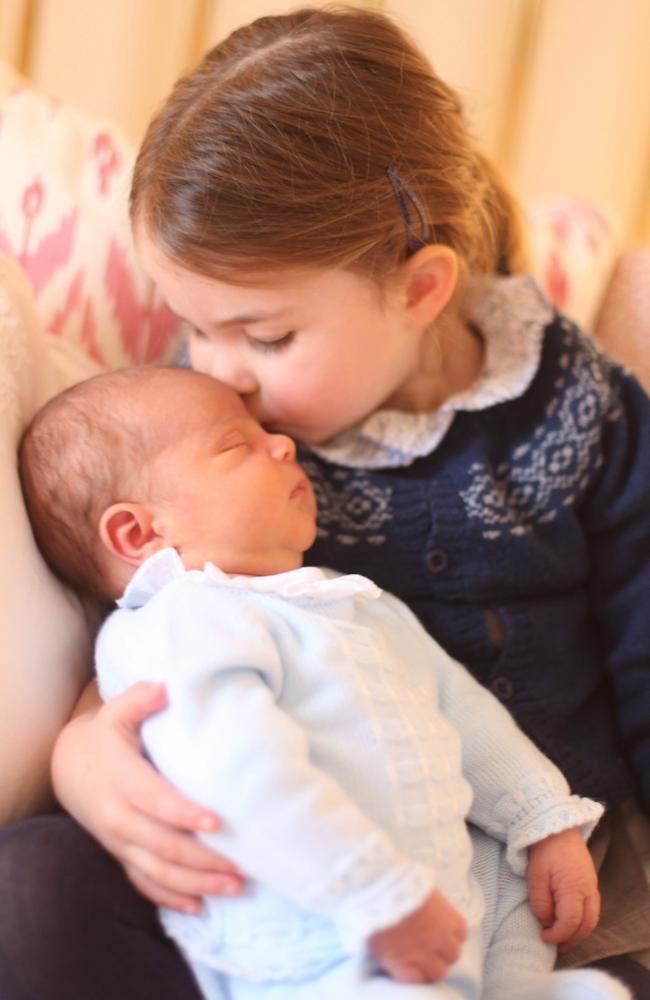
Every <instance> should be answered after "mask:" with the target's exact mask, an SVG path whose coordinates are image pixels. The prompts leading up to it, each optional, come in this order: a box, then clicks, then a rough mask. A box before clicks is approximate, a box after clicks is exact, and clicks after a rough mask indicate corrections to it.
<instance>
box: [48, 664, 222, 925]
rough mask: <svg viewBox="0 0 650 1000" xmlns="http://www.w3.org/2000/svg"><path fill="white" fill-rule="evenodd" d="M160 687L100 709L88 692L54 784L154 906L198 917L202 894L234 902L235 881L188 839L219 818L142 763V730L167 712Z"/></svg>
mask: <svg viewBox="0 0 650 1000" xmlns="http://www.w3.org/2000/svg"><path fill="white" fill-rule="evenodd" d="M165 704H166V694H165V690H164V687H163V686H162V685H156V684H144V683H143V684H136V685H134V686H133V687H132V688H130V689H129V690H128V691H126V692H125V693H124V694H122V695H120V696H119V697H117V698H113V699H112V700H111V701H109V702H107V703H106V704H102V703H101V701H100V698H99V695H98V693H97V689H96V686H95V685H94V684H93V685H92V690H91V689H87V690H86V692H85V693H84V695H83V696H82V699H81V701H80V703H79V705H78V706H77V714H76V715H75V716H74V717H73V718H72V720H71V721H70V722H69V723H68V724H67V726H66V727H65V728H64V729H63V731H62V732H61V734H60V736H59V738H58V740H57V743H56V746H55V748H54V754H53V758H52V778H53V782H54V788H55V791H56V793H57V796H58V798H59V801H60V802H61V804H62V805H63V806H64V807H65V809H67V810H68V812H70V813H71V814H72V815H73V816H74V817H75V818H76V819H77V820H78V822H79V823H81V825H82V826H84V827H85V828H86V829H87V830H88V831H89V832H90V833H91V834H92V835H93V836H94V837H95V838H96V839H97V840H98V841H99V842H100V843H101V844H102V845H103V846H104V847H105V848H106V850H107V851H109V852H110V853H111V854H113V855H114V856H115V857H116V858H117V859H118V861H120V862H121V864H122V865H123V867H124V869H125V871H126V874H127V875H128V877H129V879H130V880H131V882H132V883H133V884H134V885H135V887H136V888H137V889H138V890H139V891H140V892H141V893H142V894H143V895H145V896H146V897H147V898H148V899H150V900H151V901H152V902H153V903H156V904H158V905H159V906H167V907H171V908H172V909H176V910H182V911H183V912H189V913H196V912H198V910H199V909H200V907H201V899H200V897H201V896H202V895H235V894H237V893H238V892H239V891H240V889H241V877H240V876H239V873H238V872H237V871H236V869H235V867H234V865H232V864H231V863H230V862H229V861H228V860H227V859H226V858H224V857H221V856H220V855H218V854H215V853H214V852H213V851H211V850H210V849H209V848H208V847H206V846H205V845H204V844H202V843H201V842H200V840H199V839H198V838H197V837H195V836H194V833H195V832H196V831H204V832H210V831H215V830H217V829H218V828H219V820H218V817H216V816H215V815H213V814H212V813H211V812H209V811H207V810H205V809H202V808H201V807H200V806H197V805H195V804H194V803H193V802H189V801H188V800H187V799H185V798H184V797H183V796H182V795H180V793H178V792H177V791H175V790H174V789H173V788H172V787H171V785H169V784H168V783H167V782H166V781H165V780H164V779H163V778H162V777H161V776H160V775H159V774H158V773H157V772H156V771H155V770H154V768H153V767H152V766H151V765H150V764H149V763H148V762H147V760H146V759H145V758H144V756H143V753H142V745H141V742H140V735H139V733H140V727H141V725H142V723H143V722H144V720H145V719H146V718H147V717H148V716H149V715H152V714H153V713H154V712H158V711H160V710H161V709H162V708H164V707H165Z"/></svg>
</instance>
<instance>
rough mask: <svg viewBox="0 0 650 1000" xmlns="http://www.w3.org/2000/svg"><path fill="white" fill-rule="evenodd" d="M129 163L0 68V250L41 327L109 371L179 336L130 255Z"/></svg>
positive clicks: (106, 136) (100, 130) (112, 138)
mask: <svg viewBox="0 0 650 1000" xmlns="http://www.w3.org/2000/svg"><path fill="white" fill-rule="evenodd" d="M133 156H134V151H133V148H132V147H131V145H130V144H129V143H127V142H126V140H125V139H124V138H123V137H122V136H120V135H119V133H117V132H116V131H115V130H114V129H112V128H109V127H106V126H105V125H104V124H102V123H97V122H95V121H93V120H92V119H90V118H88V117H86V116H84V115H82V114H80V113H78V112H76V111H73V110H72V109H70V108H66V107H63V106H58V105H56V104H54V103H53V102H51V101H48V100H46V99H45V98H44V97H43V96H42V95H40V94H38V93H37V92H36V91H34V90H32V89H30V88H29V87H27V86H26V85H25V84H24V83H23V82H22V81H20V80H18V79H17V78H16V77H15V75H13V74H12V73H11V71H8V70H7V69H6V68H3V67H1V66H0V252H3V253H6V254H8V255H10V256H11V257H13V258H14V259H16V260H17V261H18V262H19V263H20V264H21V265H22V267H23V269H24V270H25V272H26V273H27V276H28V277H29V280H30V282H31V285H32V288H33V291H34V294H35V297H36V301H37V307H38V310H39V314H40V316H41V319H42V321H43V322H44V324H45V327H46V329H47V330H48V331H49V332H51V333H53V334H56V335H58V336H61V337H65V338H67V339H68V340H69V341H70V342H71V343H74V344H76V345H78V346H80V347H82V348H83V350H84V351H85V352H86V353H87V354H88V355H90V356H91V357H92V358H93V359H94V360H96V361H98V362H99V363H100V364H101V365H106V366H109V367H116V366H120V365H126V364H133V363H134V362H148V361H155V360H159V359H163V358H166V357H169V356H170V354H171V353H173V351H174V350H175V349H176V342H177V338H178V333H179V324H178V321H177V320H176V319H175V318H174V317H173V316H172V315H171V313H170V312H169V311H168V310H167V309H166V308H165V307H164V306H163V305H162V304H161V302H160V299H159V298H158V296H157V294H156V293H155V291H154V288H153V286H152V284H151V282H150V281H149V280H148V279H147V278H146V277H145V276H144V275H143V274H142V273H141V271H140V270H139V268H138V265H137V262H136V260H135V257H134V254H133V247H132V242H131V235H130V230H129V223H128V217H127V207H126V204H127V194H128V187H129V175H130V170H131V166H132V163H133Z"/></svg>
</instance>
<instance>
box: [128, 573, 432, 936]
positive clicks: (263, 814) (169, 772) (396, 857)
mask: <svg viewBox="0 0 650 1000" xmlns="http://www.w3.org/2000/svg"><path fill="white" fill-rule="evenodd" d="M169 590H170V596H169V600H167V601H166V602H163V604H162V606H161V608H160V611H159V619H160V622H159V628H158V641H157V643H156V649H155V650H152V651H151V652H150V654H149V658H150V659H151V660H152V662H155V661H156V660H158V661H159V664H160V665H161V666H162V670H161V677H160V679H161V680H164V682H165V683H166V685H167V690H168V699H169V707H168V708H167V710H165V711H163V712H160V713H159V714H158V715H156V716H155V717H153V718H151V719H150V720H148V721H147V723H145V726H144V727H143V740H144V743H145V747H146V750H147V752H148V754H149V755H150V757H151V758H152V760H153V762H154V763H155V764H156V766H157V767H158V768H159V770H160V771H161V772H162V773H163V774H164V775H166V776H167V778H168V779H170V780H171V781H172V783H173V784H175V785H176V786H177V787H178V788H179V789H181V790H182V791H183V792H184V793H185V794H186V795H188V796H189V797H191V798H192V799H193V800H194V801H197V802H201V803H203V804H204V805H206V806H208V807H210V808H211V809H213V810H214V811H215V812H216V813H217V814H218V815H219V816H220V817H221V818H222V822H223V825H222V829H221V830H220V831H219V832H218V833H216V834H213V835H206V836H205V837H204V839H205V840H206V842H208V843H209V844H210V845H211V846H212V847H214V848H215V849H217V850H219V851H221V852H223V853H224V854H225V855H226V856H227V857H228V858H230V859H231V860H232V861H233V862H235V863H236V864H237V865H238V866H239V867H240V868H241V870H242V871H244V872H246V874H247V876H249V877H250V878H252V879H255V880H258V881H259V882H261V883H264V884H265V885H267V886H269V887H271V888H273V889H275V890H276V891H277V892H279V893H281V894H282V895H283V896H285V897H287V898H289V899H292V900H294V901H296V902H297V903H299V905H300V906H301V907H302V908H303V909H307V910H310V911H312V912H315V913H319V914H323V915H327V916H328V917H329V918H330V919H331V920H332V921H333V922H334V923H335V925H336V927H337V931H338V933H339V936H340V938H341V941H342V943H343V946H344V947H345V948H346V949H347V950H348V951H349V952H350V953H352V952H355V951H358V950H360V949H362V948H363V946H364V945H365V942H366V940H367V938H368V936H369V935H370V934H372V933H373V932H374V931H376V930H379V929H381V928H384V927H388V926H391V925H392V924H394V923H397V922H398V921H399V920H401V919H402V918H403V917H404V916H406V914H408V913H409V912H411V911H412V910H414V909H416V908H417V907H418V906H419V905H420V904H421V903H422V902H423V901H424V899H425V898H426V896H427V895H428V894H429V892H430V891H431V890H432V888H433V883H434V876H433V873H432V872H431V871H430V870H429V869H428V868H426V867H424V866H422V865H420V864H417V863H415V862H412V861H411V860H410V859H408V858H406V857H405V856H403V855H402V854H401V853H400V852H399V851H398V850H397V849H396V848H395V846H394V845H393V843H392V841H391V840H390V839H389V838H388V836H387V835H386V834H385V833H384V832H383V831H382V830H381V828H379V827H378V826H377V825H376V824H375V823H374V822H372V821H371V820H370V819H369V818H368V817H367V816H366V815H365V814H364V812H363V811H362V810H361V809H360V808H359V807H358V806H357V805H356V804H355V802H354V801H353V800H352V799H351V798H350V797H349V796H348V795H347V794H346V793H345V792H344V791H343V789H342V788H341V787H340V785H339V784H338V783H337V782H336V781H335V780H333V779H332V778H331V777H329V776H328V775H327V774H325V773H324V772H323V771H322V770H320V769H319V768H317V767H316V766H314V764H313V763H312V761H311V759H310V745H309V740H308V737H307V735H306V733H305V732H304V731H303V730H302V729H301V728H300V726H299V725H297V724H296V722H295V721H294V720H293V719H292V718H291V717H290V715H289V714H288V713H287V712H286V711H283V710H282V708H280V707H279V705H278V701H277V699H278V698H279V697H280V696H281V694H282V691H283V685H284V681H285V676H286V675H285V670H286V669H290V666H287V664H285V662H283V657H285V652H286V649H285V650H283V648H282V647H283V646H285V647H287V645H288V646H290V645H291V642H290V636H289V637H288V638H287V636H286V635H284V636H283V635H282V634H280V633H282V632H283V629H282V623H281V622H280V623H279V622H278V620H277V616H275V615H273V614H271V613H270V612H268V613H267V612H265V609H264V607H263V606H262V607H260V606H258V605H256V604H255V603H254V602H251V601H246V600H245V599H244V600H242V599H241V598H239V597H238V596H235V597H233V596H231V595H230V594H229V593H228V592H225V591H223V590H221V589H211V588H209V587H201V586H194V587H192V586H187V587H185V588H183V587H174V588H169ZM172 591H173V593H172ZM148 611H149V607H147V608H144V609H143V612H142V613H143V614H145V615H146V614H147V613H148ZM144 624H145V626H148V628H147V634H150V633H151V630H152V623H151V622H148V623H147V622H145V623H144ZM284 631H285V632H286V631H287V630H286V627H285V629H284ZM285 640H286V641H285ZM135 646H137V643H136V644H135V645H134V648H135ZM303 653H304V654H305V655H308V652H307V651H306V647H303ZM285 658H286V657H285Z"/></svg>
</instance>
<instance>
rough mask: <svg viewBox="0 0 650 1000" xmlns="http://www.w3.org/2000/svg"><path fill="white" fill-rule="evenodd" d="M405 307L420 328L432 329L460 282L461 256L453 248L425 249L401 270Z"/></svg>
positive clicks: (410, 258) (412, 257)
mask: <svg viewBox="0 0 650 1000" xmlns="http://www.w3.org/2000/svg"><path fill="white" fill-rule="evenodd" d="M401 278H402V281H403V288H404V295H405V305H406V310H407V312H408V314H409V317H410V319H411V321H412V322H413V323H414V325H415V326H417V327H421V328H422V327H425V326H429V325H430V324H431V323H433V322H434V320H436V319H437V318H438V316H439V315H440V313H441V312H442V310H443V309H444V308H445V306H446V305H447V304H448V302H449V300H450V299H451V297H452V295H453V294H454V291H455V290H456V285H457V283H458V257H457V256H456V254H455V253H454V251H453V250H452V249H451V247H448V246H444V245H443V244H440V243H436V244H434V245H432V246H425V247H422V249H421V250H418V251H417V253H414V254H413V255H412V256H411V257H409V259H408V260H407V261H406V263H405V264H404V265H403V266H402V269H401Z"/></svg>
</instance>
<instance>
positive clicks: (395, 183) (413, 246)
mask: <svg viewBox="0 0 650 1000" xmlns="http://www.w3.org/2000/svg"><path fill="white" fill-rule="evenodd" d="M386 176H387V177H388V181H389V183H390V186H391V187H392V189H393V194H394V195H395V199H396V201H397V204H398V206H399V210H400V213H401V215H402V219H403V220H404V226H405V228H406V245H407V247H408V249H409V253H415V252H416V250H421V249H422V247H425V246H426V245H427V243H430V242H431V229H430V226H429V223H428V222H427V219H426V215H425V214H424V209H423V208H422V203H421V202H420V199H419V198H418V197H417V195H416V194H415V192H414V191H413V189H412V187H411V186H410V184H407V183H406V181H405V180H404V178H403V177H401V176H400V175H399V174H398V172H397V170H395V168H394V167H386ZM407 198H408V201H410V202H411V205H412V206H413V208H414V209H415V211H416V213H417V217H418V221H419V223H420V232H419V233H416V232H415V231H414V229H413V223H412V221H411V213H410V211H409V206H408V202H407V200H406V199H407Z"/></svg>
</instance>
